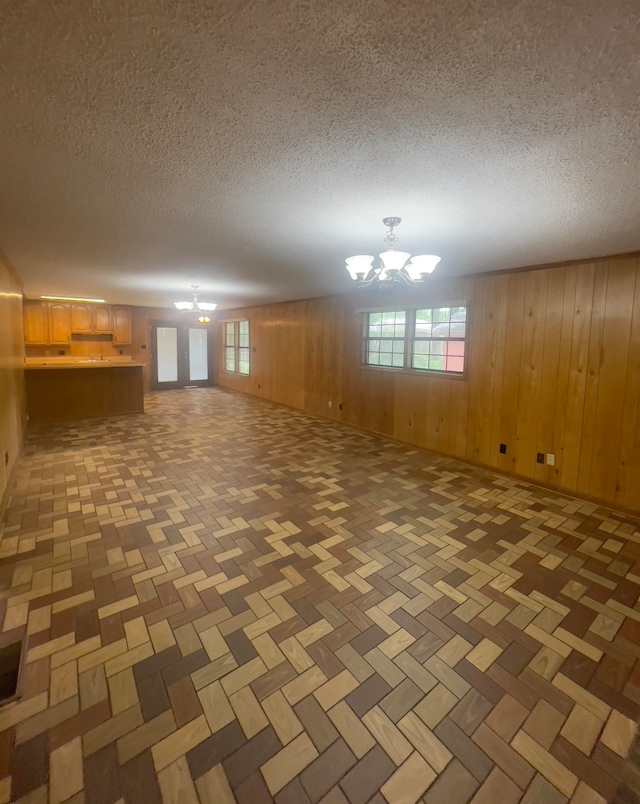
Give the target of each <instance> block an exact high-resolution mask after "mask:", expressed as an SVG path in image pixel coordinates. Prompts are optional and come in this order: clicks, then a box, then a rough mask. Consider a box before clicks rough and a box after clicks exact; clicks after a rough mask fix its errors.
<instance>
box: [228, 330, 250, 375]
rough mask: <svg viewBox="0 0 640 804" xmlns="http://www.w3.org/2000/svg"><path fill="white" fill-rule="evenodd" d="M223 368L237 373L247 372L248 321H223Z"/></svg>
mask: <svg viewBox="0 0 640 804" xmlns="http://www.w3.org/2000/svg"><path fill="white" fill-rule="evenodd" d="M222 326H223V327H224V368H225V371H233V372H236V373H237V374H248V373H249V321H248V320H244V321H225V322H223V324H222Z"/></svg>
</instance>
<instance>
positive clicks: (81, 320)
mask: <svg viewBox="0 0 640 804" xmlns="http://www.w3.org/2000/svg"><path fill="white" fill-rule="evenodd" d="M71 332H73V333H74V334H78V335H110V334H111V332H112V328H111V308H110V307H107V306H106V305H102V304H84V303H83V304H79V303H75V304H72V305H71Z"/></svg>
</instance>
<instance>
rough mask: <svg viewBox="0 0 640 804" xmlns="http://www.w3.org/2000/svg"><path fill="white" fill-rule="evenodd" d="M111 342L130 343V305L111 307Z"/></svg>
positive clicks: (125, 344)
mask: <svg viewBox="0 0 640 804" xmlns="http://www.w3.org/2000/svg"><path fill="white" fill-rule="evenodd" d="M111 312H112V315H113V343H114V345H116V344H117V345H118V346H128V345H129V344H130V343H131V307H113V308H112V311H111Z"/></svg>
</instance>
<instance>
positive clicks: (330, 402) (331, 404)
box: [329, 400, 333, 408]
mask: <svg viewBox="0 0 640 804" xmlns="http://www.w3.org/2000/svg"><path fill="white" fill-rule="evenodd" d="M329 407H330V408H331V407H333V402H332V401H331V400H329Z"/></svg>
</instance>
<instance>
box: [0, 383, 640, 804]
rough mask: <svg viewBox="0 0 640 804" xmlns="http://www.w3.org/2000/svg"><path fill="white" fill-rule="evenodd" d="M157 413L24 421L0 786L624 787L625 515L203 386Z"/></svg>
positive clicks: (488, 798) (237, 792) (635, 661)
mask: <svg viewBox="0 0 640 804" xmlns="http://www.w3.org/2000/svg"><path fill="white" fill-rule="evenodd" d="M147 410H148V412H147V413H146V414H144V415H139V416H132V417H121V418H114V419H109V420H106V421H100V422H81V423H78V424H75V425H72V426H65V427H55V428H49V429H41V430H38V431H34V432H32V433H30V435H29V437H28V440H27V445H26V449H25V453H24V457H23V458H22V460H21V463H20V465H19V467H18V472H17V478H16V484H15V487H14V493H13V496H12V499H11V501H10V504H9V508H8V510H7V513H6V516H5V521H4V523H3V529H2V534H3V535H2V540H1V542H0V623H1V624H2V631H1V632H0V641H1V644H3V645H6V644H9V643H11V642H14V641H16V640H18V639H22V638H26V640H27V644H26V650H25V655H24V666H23V672H22V680H21V693H22V694H21V697H20V699H19V700H18V701H17V702H14V703H9V704H7V705H5V706H3V707H2V708H0V804H4V803H5V802H9V801H20V802H29V803H30V804H35V802H51V804H61V802H65V801H70V802H74V804H75V803H76V802H78V803H79V802H87V804H111V802H121V801H124V802H127V804H129V803H130V802H131V803H132V804H133V802H136V804H137V803H138V802H145V804H147V803H148V804H151V802H154V801H164V802H178V801H179V802H180V804H190V802H197V801H200V802H207V803H208V802H211V803H212V804H213V803H215V804H225V802H233V801H236V800H237V801H238V802H247V804H249V803H250V804H259V803H260V802H263V801H265V802H268V801H273V800H275V801H276V802H279V803H280V802H292V803H295V804H304V802H307V801H311V802H318V801H323V802H331V804H339V802H352V804H359V803H360V802H367V801H375V802H385V801H386V802H392V803H393V802H414V801H424V802H428V803H429V804H436V802H445V803H446V804H464V802H467V801H474V802H487V804H493V803H494V802H496V801H498V800H499V801H500V802H501V804H510V802H517V801H526V802H544V803H545V804H546V803H547V802H549V804H556V803H558V804H560V802H567V801H571V802H580V804H589V803H591V802H600V801H603V800H604V801H607V800H609V799H611V798H612V797H613V796H614V794H615V793H616V790H617V788H618V786H619V784H620V781H621V780H622V779H623V778H624V777H625V774H627V775H630V776H631V777H633V773H631V774H630V771H629V767H630V764H629V763H627V762H625V757H626V756H627V754H628V752H629V750H630V748H631V747H632V742H633V738H634V734H635V724H636V721H637V719H638V715H639V712H640V662H639V658H640V606H639V605H638V596H639V595H640V524H639V523H638V521H637V520H634V519H633V518H631V517H629V516H626V515H624V514H619V513H615V512H612V511H610V510H608V509H605V508H601V507H598V506H597V505H594V504H591V503H587V502H584V501H581V500H576V499H574V498H572V497H570V496H569V495H566V494H559V493H555V492H551V491H547V490H545V489H542V488H539V487H536V486H532V485H529V484H526V483H523V482H518V481H516V480H513V479H509V478H505V477H502V476H499V475H497V474H493V473H491V472H488V471H483V470H480V469H477V468H474V467H470V466H468V465H465V464H462V463H457V462H455V461H453V460H448V459H445V458H441V457H438V456H434V455H432V454H430V453H426V452H422V451H419V450H416V449H411V448H409V447H405V446H402V445H398V444H396V443H394V442H391V441H388V440H385V439H380V438H375V437H372V436H369V435H367V434H364V433H360V432H356V431H353V430H350V429H348V428H346V427H341V426H338V425H334V424H331V423H326V422H323V421H320V420H316V419H312V418H309V417H307V416H304V415H302V414H300V413H297V412H295V411H291V410H288V409H286V408H282V407H278V406H275V405H271V404H269V403H266V402H263V401H260V400H257V399H252V398H250V397H245V396H242V395H238V394H235V395H234V394H232V393H228V392H225V391H222V390H218V389H197V390H188V391H170V392H164V393H159V394H154V395H151V396H150V397H149V398H148V400H147ZM633 750H635V749H633Z"/></svg>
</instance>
